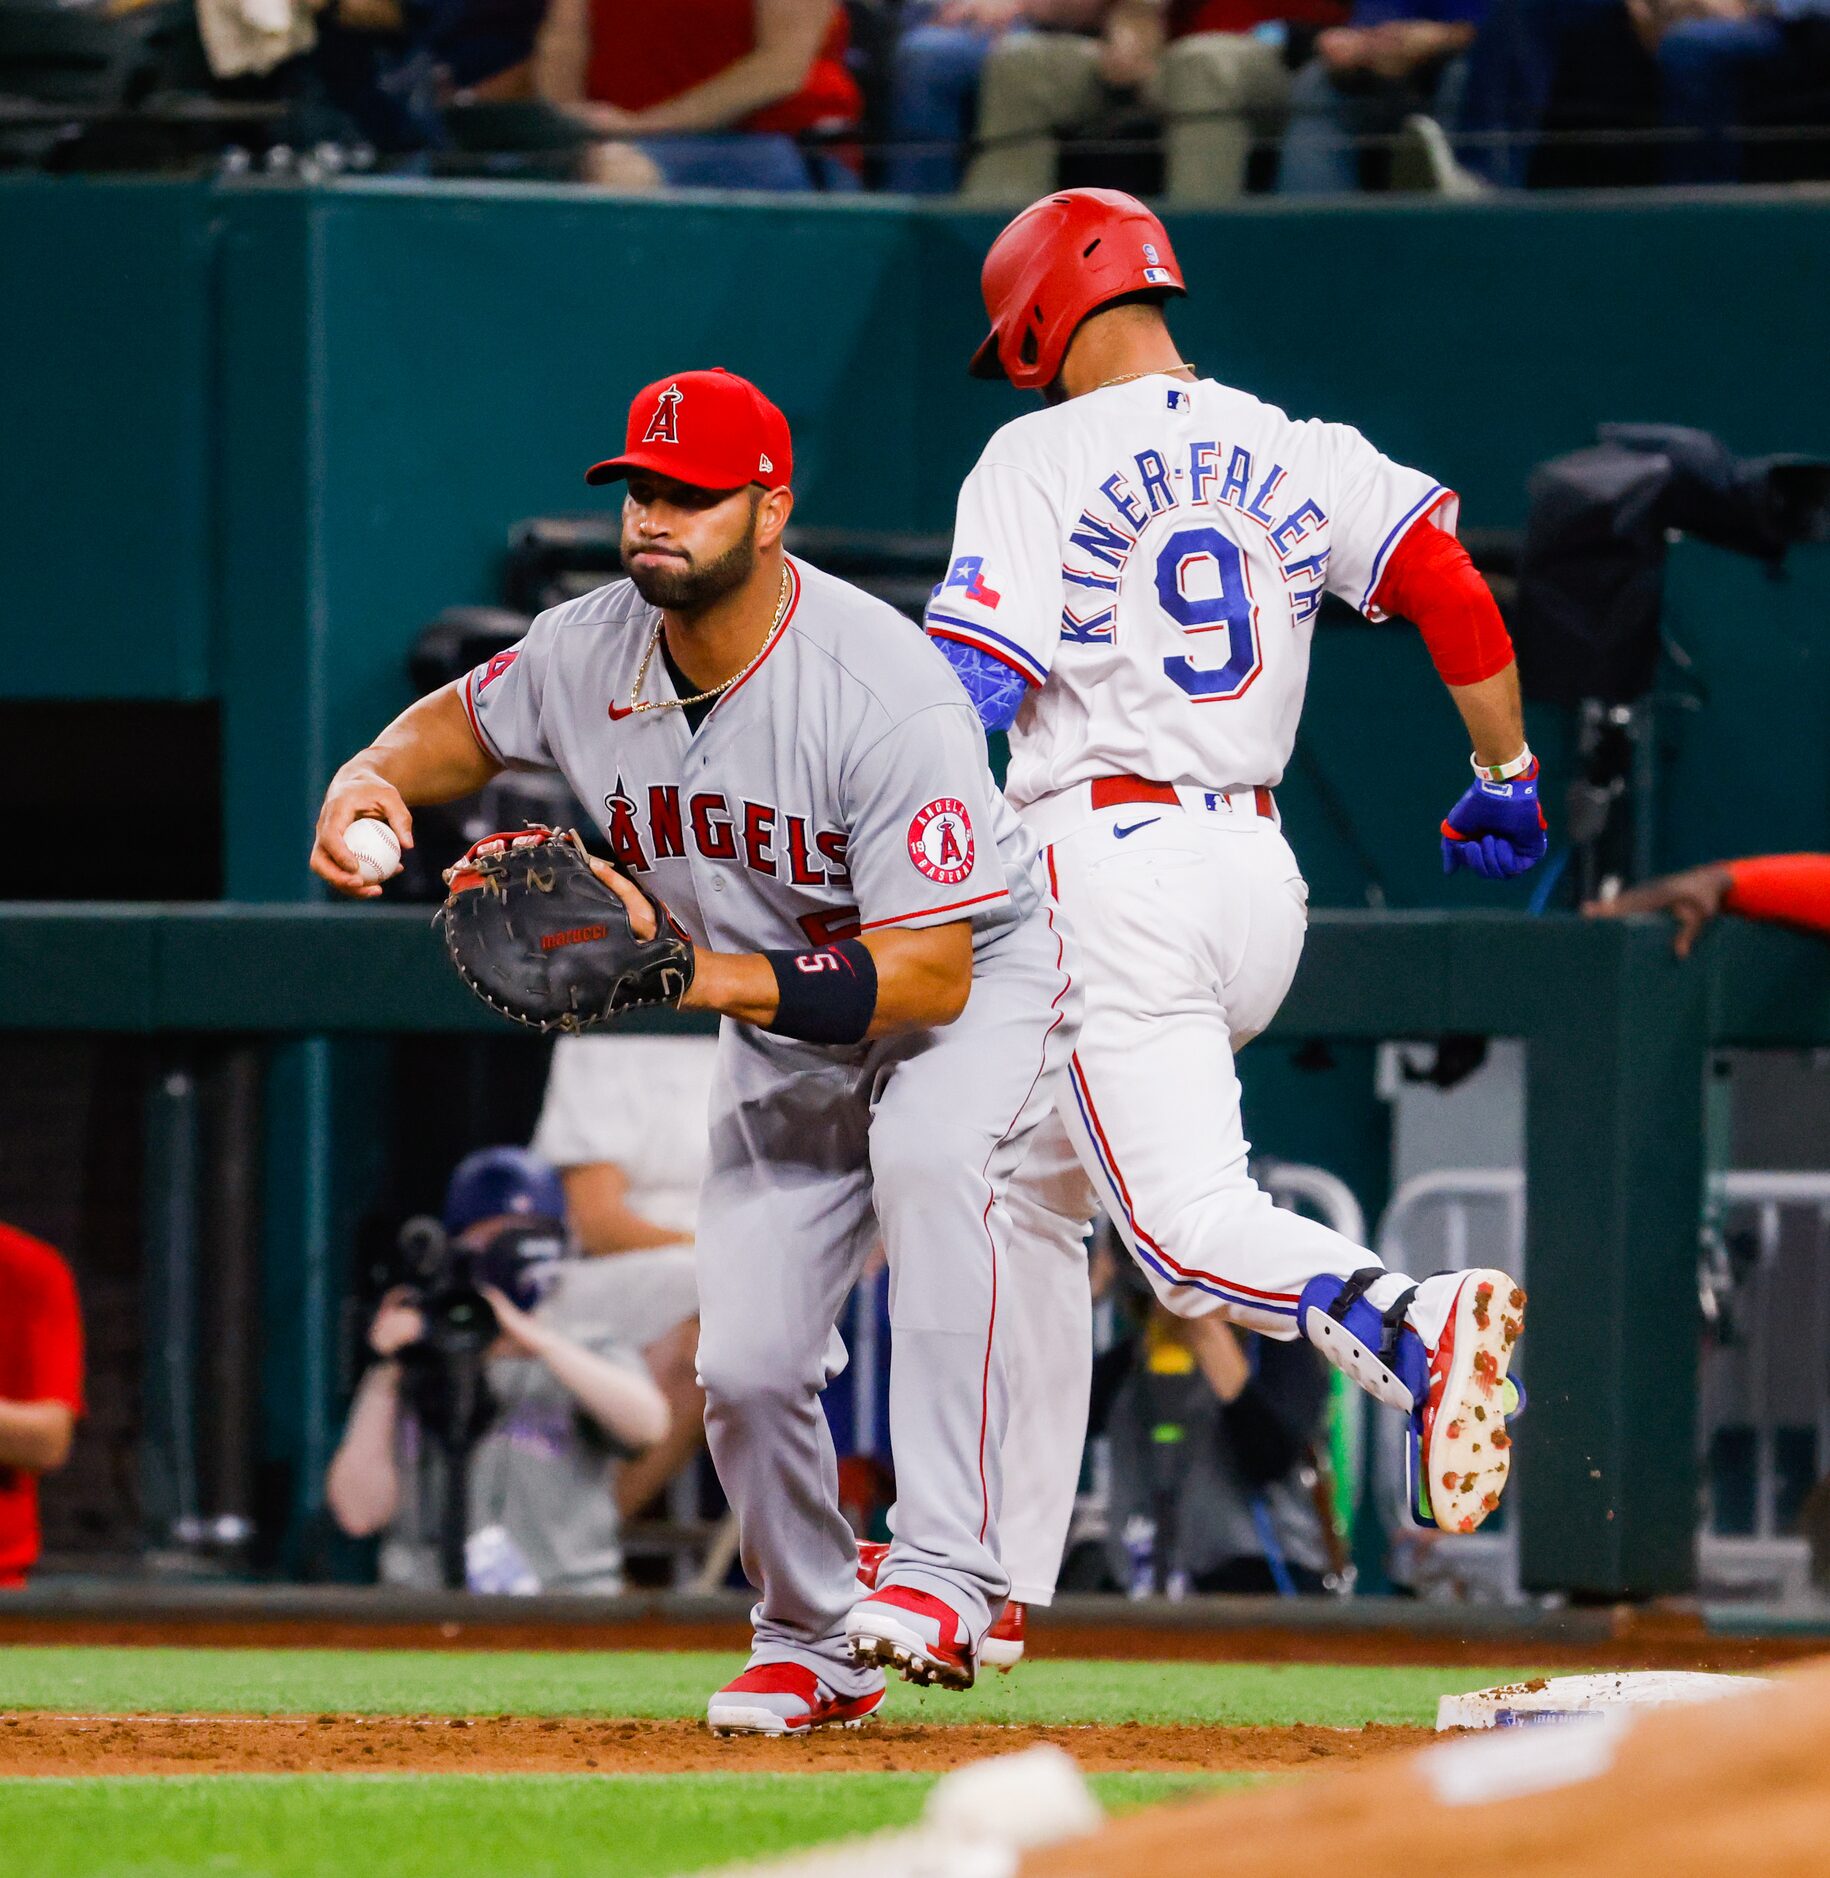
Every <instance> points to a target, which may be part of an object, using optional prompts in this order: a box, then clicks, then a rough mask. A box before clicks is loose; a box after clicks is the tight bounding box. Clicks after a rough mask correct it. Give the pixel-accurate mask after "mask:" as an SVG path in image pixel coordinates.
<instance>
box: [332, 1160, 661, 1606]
mask: <svg viewBox="0 0 1830 1878" xmlns="http://www.w3.org/2000/svg"><path fill="white" fill-rule="evenodd" d="M479 1208H486V1209H487V1210H486V1211H484V1212H482V1213H481V1214H480V1215H479V1212H478V1209H479ZM563 1210H564V1200H563V1196H562V1194H561V1192H560V1189H559V1183H558V1179H557V1177H556V1176H555V1174H554V1173H553V1171H552V1169H551V1168H549V1167H547V1166H545V1165H543V1164H542V1163H541V1162H539V1161H536V1160H535V1159H534V1157H533V1156H532V1155H529V1154H526V1153H525V1152H523V1151H522V1150H520V1149H502V1148H497V1149H487V1150H485V1151H484V1152H483V1153H482V1154H481V1155H472V1156H470V1157H469V1159H468V1160H466V1161H464V1162H463V1163H461V1164H460V1165H459V1167H458V1168H457V1170H456V1172H455V1173H454V1174H453V1175H452V1179H451V1185H450V1189H449V1191H448V1193H447V1196H446V1216H445V1222H444V1229H443V1231H442V1232H439V1231H438V1230H437V1228H436V1225H435V1223H434V1222H420V1223H416V1225H417V1227H418V1230H417V1231H416V1230H415V1228H409V1230H408V1232H407V1233H405V1234H403V1251H407V1252H408V1253H409V1256H410V1257H411V1258H412V1259H413V1260H414V1262H415V1264H416V1268H417V1272H416V1275H417V1278H418V1282H417V1283H415V1284H407V1285H401V1286H397V1287H396V1288H395V1289H393V1290H391V1291H390V1292H389V1293H388V1294H387V1296H386V1297H384V1298H383V1299H382V1301H381V1306H380V1308H379V1310H377V1312H376V1314H375V1319H374V1322H373V1323H372V1324H371V1325H370V1327H369V1347H370V1349H371V1350H372V1351H373V1353H374V1356H375V1359H376V1360H375V1361H374V1363H372V1364H371V1366H370V1368H369V1370H368V1372H367V1373H366V1374H365V1375H364V1377H363V1379H362V1383H361V1386H360V1387H359V1388H358V1390H357V1392H356V1399H355V1401H354V1403H353V1404H352V1406H351V1409H350V1415H349V1420H348V1422H347V1424H346V1426H345V1428H344V1432H343V1439H342V1441H341V1443H340V1444H339V1446H338V1449H337V1452H336V1455H335V1456H334V1457H333V1459H332V1461H331V1465H330V1471H329V1474H328V1477H327V1480H326V1497H327V1499H328V1501H329V1504H330V1509H331V1512H332V1514H333V1516H334V1517H335V1519H336V1521H337V1524H338V1525H339V1526H340V1527H341V1528H342V1529H343V1531H345V1532H346V1533H348V1534H349V1535H350V1536H351V1537H352V1538H366V1537H369V1536H370V1535H372V1534H375V1533H381V1534H382V1535H383V1538H382V1548H381V1579H382V1582H383V1583H386V1584H394V1585H405V1586H412V1587H415V1588H420V1589H427V1588H432V1587H436V1586H437V1585H439V1584H440V1583H441V1582H445V1583H450V1582H454V1581H455V1578H456V1576H457V1571H458V1566H459V1562H460V1561H459V1557H458V1553H459V1549H460V1547H461V1565H462V1577H463V1581H464V1582H465V1584H466V1585H467V1586H468V1587H469V1588H470V1589H471V1590H473V1591H514V1592H529V1591H548V1592H588V1593H598V1594H602V1593H613V1592H616V1591H620V1590H621V1589H622V1582H623V1580H622V1552H621V1548H620V1545H619V1543H618V1526H619V1519H618V1513H617V1503H616V1495H615V1490H614V1482H613V1478H612V1473H613V1468H614V1465H615V1464H616V1463H617V1462H618V1461H619V1460H620V1459H623V1458H625V1457H628V1456H631V1455H634V1454H638V1453H640V1452H641V1451H642V1450H644V1449H645V1448H648V1447H650V1446H652V1445H653V1444H654V1443H656V1442H658V1441H661V1440H662V1439H663V1438H664V1437H665V1436H666V1434H667V1432H668V1422H669V1416H668V1409H667V1404H666V1401H665V1399H664V1398H663V1397H662V1395H661V1392H660V1391H659V1389H657V1388H656V1386H655V1384H654V1381H653V1379H652V1378H651V1377H650V1375H649V1373H648V1370H647V1368H646V1366H645V1365H644V1363H643V1361H642V1358H641V1355H640V1353H639V1352H638V1351H637V1350H635V1349H633V1348H631V1347H630V1346H629V1345H628V1344H627V1343H625V1342H623V1341H622V1340H621V1339H620V1338H618V1337H617V1336H616V1334H615V1333H614V1331H613V1330H612V1329H610V1328H608V1327H606V1326H605V1325H604V1324H603V1323H602V1321H601V1319H599V1318H598V1317H597V1315H596V1314H595V1313H592V1312H589V1311H585V1312H582V1313H580V1312H576V1311H573V1310H570V1309H568V1304H567V1299H568V1286H567V1284H566V1278H567V1276H568V1273H569V1271H570V1269H571V1268H573V1267H574V1266H576V1265H577V1263H578V1261H575V1260H572V1259H568V1258H565V1257H563V1256H561V1255H562V1254H563V1251H564V1247H565V1241H564V1226H563V1221H562V1217H561V1216H562V1214H563ZM426 1227H432V1228H433V1230H432V1231H431V1232H430V1233H428V1232H426V1231H425V1230H424V1228H426ZM581 1316H582V1317H584V1318H585V1319H586V1320H587V1321H585V1322H582V1323H581V1322H580V1321H578V1319H579V1317H581ZM454 1518H456V1519H458V1520H460V1521H461V1524H459V1525H458V1527H457V1529H456V1531H455V1533H454V1532H453V1531H452V1529H451V1522H452V1520H453V1519H454Z"/></svg>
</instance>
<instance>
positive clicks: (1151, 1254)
mask: <svg viewBox="0 0 1830 1878" xmlns="http://www.w3.org/2000/svg"><path fill="white" fill-rule="evenodd" d="M1182 793H1183V803H1182V805H1181V806H1179V807H1171V806H1169V805H1167V804H1158V803H1139V802H1132V803H1126V804H1124V805H1122V806H1119V807H1115V808H1108V809H1100V810H1093V809H1090V808H1088V807H1086V804H1085V792H1084V789H1083V790H1081V791H1070V792H1068V795H1067V796H1058V797H1055V798H1053V799H1052V800H1051V801H1049V802H1047V803H1043V804H1040V805H1038V806H1037V808H1036V809H1035V810H1032V811H1026V812H1025V819H1026V820H1028V821H1030V822H1031V825H1032V826H1033V827H1035V828H1036V830H1037V833H1038V836H1039V838H1040V839H1041V840H1043V841H1044V842H1046V843H1049V844H1050V845H1049V846H1048V848H1047V858H1048V862H1049V870H1050V879H1051V883H1052V885H1053V888H1054V892H1055V896H1056V900H1057V903H1058V904H1059V906H1060V907H1061V909H1062V910H1063V911H1064V912H1065V914H1066V915H1067V920H1068V924H1069V927H1070V929H1071V931H1072V934H1073V937H1074V939H1075V942H1076V951H1077V955H1078V957H1079V960H1080V969H1081V982H1082V986H1083V988H1084V991H1085V996H1086V1015H1085V1020H1084V1022H1083V1025H1082V1028H1081V1034H1080V1041H1079V1044H1078V1046H1077V1048H1076V1049H1075V1051H1074V1054H1073V1057H1072V1059H1071V1062H1070V1064H1069V1072H1068V1084H1067V1087H1066V1088H1065V1089H1064V1091H1063V1092H1062V1095H1061V1097H1060V1099H1059V1101H1058V1104H1057V1124H1056V1125H1055V1126H1053V1127H1048V1128H1045V1129H1043V1130H1041V1131H1039V1133H1038V1135H1037V1138H1036V1140H1035V1142H1034V1143H1033V1144H1032V1146H1031V1149H1030V1153H1029V1155H1028V1157H1027V1159H1026V1160H1025V1162H1024V1164H1023V1166H1022V1168H1021V1169H1020V1170H1019V1173H1018V1177H1017V1180H1016V1182H1015V1183H1014V1185H1013V1187H1012V1189H1011V1191H1010V1192H1009V1194H1008V1195H1007V1197H1006V1205H1007V1207H1008V1209H1009V1211H1010V1214H1011V1217H1012V1221H1013V1224H1014V1226H1015V1228H1016V1234H1015V1241H1014V1243H1013V1245H1012V1248H1011V1251H1010V1253H1009V1254H1008V1256H1007V1269H1008V1271H1009V1274H1010V1285H1011V1290H1012V1294H1013V1295H1012V1305H1013V1309H1012V1311H1011V1313H1010V1316H1009V1317H1008V1318H1007V1319H1006V1320H1005V1321H1006V1323H1007V1324H1008V1325H1009V1326H1011V1328H1012V1332H1013V1338H1014V1337H1015V1336H1017V1335H1019V1334H1020V1336H1021V1342H1020V1343H1018V1342H1015V1341H1013V1344H1012V1346H1011V1347H1010V1348H1009V1349H1008V1351H1007V1362H1008V1368H1009V1374H1010V1378H1011V1414H1010V1421H1009V1425H1008V1432H1007V1436H1006V1441H1005V1463H1004V1481H1005V1489H1004V1515H1003V1529H1002V1542H1003V1560H1004V1565H1005V1569H1006V1570H1007V1571H1008V1572H1009V1574H1010V1579H1011V1596H1012V1597H1013V1598H1017V1599H1020V1600H1022V1601H1023V1602H1025V1603H1031V1604H1046V1603H1047V1602H1048V1601H1049V1599H1050V1598H1051V1597H1052V1596H1053V1593H1054V1585H1055V1578H1056V1574H1057V1573H1058V1572H1059V1570H1060V1564H1061V1553H1062V1548H1063V1546H1064V1545H1065V1543H1066V1538H1067V1529H1068V1522H1069V1520H1070V1518H1071V1517H1072V1514H1073V1504H1074V1490H1075V1485H1076V1482H1077V1480H1078V1476H1079V1468H1080V1457H1081V1451H1082V1448H1083V1447H1084V1444H1085V1438H1086V1401H1087V1381H1088V1368H1089V1364H1090V1360H1091V1359H1090V1356H1089V1350H1090V1345H1091V1335H1092V1331H1091V1304H1090V1301H1089V1298H1088V1293H1087V1286H1086V1276H1085V1271H1086V1267H1085V1257H1084V1234H1085V1229H1086V1224H1087V1221H1088V1219H1089V1217H1090V1214H1091V1211H1092V1209H1093V1207H1094V1205H1095V1204H1097V1205H1099V1206H1103V1207H1104V1208H1105V1210H1106V1211H1107V1212H1108V1213H1109V1214H1110V1215H1111V1217H1112V1219H1113V1221H1114V1223H1115V1224H1116V1226H1117V1228H1118V1230H1119V1232H1120V1234H1121V1235H1122V1237H1123V1238H1124V1241H1125V1244H1126V1245H1127V1246H1128V1247H1129V1249H1130V1251H1131V1255H1132V1257H1133V1258H1134V1259H1135V1260H1136V1261H1137V1263H1138V1266H1139V1268H1140V1269H1141V1270H1142V1271H1143V1272H1144V1274H1145V1275H1146V1277H1148V1278H1149V1280H1150V1283H1151V1285H1152V1287H1153V1288H1154V1289H1155V1291H1156V1294H1157V1296H1158V1297H1159V1298H1160V1299H1162V1301H1163V1303H1164V1304H1165V1305H1167V1306H1168V1308H1169V1309H1170V1310H1172V1311H1175V1312H1176V1313H1178V1314H1179V1315H1181V1316H1184V1317H1199V1316H1203V1315H1205V1314H1206V1313H1208V1312H1210V1311H1222V1312H1224V1313H1225V1314H1226V1316H1227V1317H1228V1318H1229V1319H1230V1320H1231V1321H1232V1322H1234V1323H1237V1324H1240V1325H1243V1326H1244V1327H1245V1328H1247V1329H1250V1330H1257V1331H1261V1332H1263V1333H1264V1334H1265V1335H1267V1336H1272V1337H1279V1338H1292V1337H1294V1336H1296V1335H1297V1329H1296V1304H1297V1298H1298V1296H1299V1295H1300V1293H1301V1291H1302V1288H1303V1286H1304V1285H1305V1284H1307V1283H1308V1281H1309V1280H1310V1279H1311V1278H1314V1277H1316V1276H1317V1275H1318V1274H1320V1273H1324V1272H1332V1273H1336V1274H1339V1275H1340V1276H1342V1277H1345V1276H1346V1275H1347V1274H1349V1273H1350V1272H1355V1271H1360V1270H1363V1269H1364V1268H1365V1267H1366V1266H1368V1265H1376V1264H1378V1263H1379V1260H1378V1259H1377V1258H1376V1257H1375V1256H1374V1255H1373V1254H1372V1253H1371V1252H1369V1251H1367V1250H1366V1248H1365V1247H1363V1246H1357V1245H1354V1244H1353V1243H1352V1242H1351V1241H1350V1240H1347V1239H1344V1238H1342V1237H1341V1235H1340V1234H1339V1233H1335V1232H1331V1231H1330V1230H1329V1229H1328V1228H1327V1227H1325V1226H1321V1225H1318V1224H1317V1223H1316V1222H1315V1221H1313V1220H1309V1219H1304V1218H1303V1217H1301V1216H1300V1215H1299V1214H1296V1213H1292V1212H1289V1211H1287V1210H1285V1209H1283V1208H1280V1207H1278V1206H1276V1205H1274V1204H1273V1203H1272V1201H1271V1198H1270V1196H1269V1195H1268V1194H1266V1193H1265V1192H1264V1191H1263V1189H1262V1188H1260V1187H1259V1186H1258V1185H1257V1183H1256V1182H1254V1181H1253V1179H1252V1177H1251V1175H1250V1174H1249V1173H1248V1172H1247V1170H1246V1155H1247V1142H1246V1137H1245V1127H1244V1123H1243V1120H1242V1118H1241V1114H1240V1089H1239V1078H1238V1075H1237V1073H1236V1071H1235V1069H1234V1065H1233V1058H1234V1055H1235V1053H1236V1052H1237V1051H1238V1050H1239V1049H1240V1048H1242V1047H1243V1046H1244V1045H1245V1044H1246V1043H1248V1042H1250V1041H1251V1039H1252V1038H1253V1037H1255V1036H1256V1035H1257V1034H1258V1033H1259V1032H1260V1031H1261V1030H1263V1029H1264V1028H1265V1026H1266V1025H1267V1024H1269V1023H1270V1021H1271V1019H1272V1018H1273V1017H1274V1016H1275V1015H1276V1013H1277V1007H1278V1006H1279V1005H1280V1004H1281V1003H1282V1002H1283V998H1284V994H1285V992H1286V991H1288V990H1289V988H1290V981H1291V979H1292V977H1294V975H1295V972H1296V965H1297V961H1298V959H1299V958H1300V957H1301V955H1302V946H1303V936H1304V932H1305V928H1306V925H1307V917H1308V916H1307V905H1308V893H1307V889H1306V888H1305V886H1304V883H1303V878H1302V874H1301V871H1300V870H1299V869H1298V867H1297V864H1296V857H1295V855H1294V854H1293V853H1292V852H1291V850H1290V844H1289V843H1288V842H1287V841H1286V840H1285V839H1284V837H1283V833H1282V831H1281V829H1280V828H1279V827H1278V826H1277V823H1276V822H1275V821H1274V820H1272V819H1270V818H1268V817H1266V816H1265V815H1263V814H1261V813H1260V812H1259V810H1258V807H1257V805H1256V803H1255V800H1254V792H1253V791H1251V790H1244V791H1240V792H1237V793H1235V794H1234V795H1232V796H1231V797H1228V796H1224V795H1209V794H1203V793H1201V792H1198V791H1194V790H1187V791H1184V792H1182ZM1076 796H1078V797H1079V801H1078V802H1075V801H1073V800H1072V798H1073V797H1076ZM1070 1146H1071V1150H1072V1155H1073V1157H1074V1158H1073V1161H1072V1162H1070V1160H1069V1149H1070ZM1409 1282H1410V1281H1409V1280H1408V1279H1406V1278H1403V1277H1402V1276H1401V1275H1400V1274H1397V1273H1393V1274H1390V1275H1389V1276H1388V1277H1386V1278H1383V1279H1381V1280H1379V1281H1378V1282H1377V1284H1375V1286H1374V1287H1373V1289H1372V1292H1371V1294H1370V1295H1371V1297H1372V1300H1373V1302H1374V1303H1375V1304H1376V1305H1378V1306H1380V1307H1383V1306H1385V1305H1386V1304H1388V1303H1389V1302H1390V1301H1391V1299H1393V1298H1395V1297H1396V1296H1397V1295H1398V1293H1399V1292H1400V1290H1401V1289H1402V1288H1403V1287H1405V1286H1406V1285H1408V1284H1409ZM1436 1290H1440V1291H1441V1293H1442V1295H1441V1298H1440V1299H1438V1298H1436V1297H1433V1296H1432V1295H1431V1293H1432V1292H1433V1291H1436ZM1451 1296H1452V1287H1431V1288H1429V1290H1426V1291H1425V1292H1424V1293H1423V1294H1421V1295H1420V1296H1419V1298H1418V1299H1417V1301H1416V1303H1415V1304H1414V1305H1413V1307H1412V1310H1411V1312H1410V1321H1411V1323H1412V1324H1413V1326H1414V1327H1415V1328H1416V1329H1418V1330H1419V1332H1421V1333H1422V1334H1423V1335H1424V1336H1425V1338H1426V1340H1429V1341H1433V1339H1434V1337H1435V1336H1436V1335H1439V1334H1440V1332H1441V1328H1442V1326H1441V1323H1440V1321H1437V1322H1434V1323H1429V1322H1425V1321H1420V1318H1424V1317H1426V1316H1427V1315H1429V1314H1430V1312H1431V1310H1432V1308H1433V1310H1434V1313H1435V1314H1436V1315H1437V1316H1438V1317H1439V1316H1440V1315H1441V1314H1442V1313H1443V1312H1446V1309H1447V1302H1448V1299H1449V1298H1450V1297H1451ZM1419 1306H1422V1307H1424V1309H1423V1310H1421V1311H1420V1310H1419V1308H1418V1307H1419Z"/></svg>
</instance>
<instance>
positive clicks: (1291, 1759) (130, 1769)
mask: <svg viewBox="0 0 1830 1878" xmlns="http://www.w3.org/2000/svg"><path fill="white" fill-rule="evenodd" d="M1428 1738H1429V1731H1428V1730H1427V1729H1423V1728H1401V1727H1391V1726H1378V1725H1375V1726H1369V1727H1365V1728H1351V1729H1349V1728H1311V1727H1293V1728H1222V1727H1198V1726H1160V1725H1159V1726H1151V1725H1147V1724H1144V1723H1134V1724H1125V1725H1123V1726H1117V1727H1022V1726H1017V1727H985V1726H958V1727H927V1726H922V1725H920V1724H913V1723H886V1724H883V1725H879V1726H872V1727H868V1728H862V1729H858V1730H855V1731H843V1732H841V1731H836V1730H826V1731H823V1732H821V1733H819V1734H816V1735H813V1736H809V1737H803V1738H801V1739H799V1740H791V1741H785V1740H766V1739H759V1738H754V1737H746V1738H743V1739H736V1740H728V1741H720V1740H717V1739H714V1738H713V1737H712V1736H711V1735H709V1734H708V1733H707V1732H706V1730H705V1729H704V1727H703V1726H702V1725H701V1724H700V1723H698V1722H695V1721H592V1720H582V1719H562V1718H559V1717H539V1716H524V1715H503V1716H481V1717H476V1716H473V1717H465V1718H454V1717H448V1716H442V1715H441V1716H400V1715H385V1716H372V1715H303V1716H294V1715H288V1716H272V1715H43V1714H18V1715H0V1778H5V1777H7V1776H11V1775H21V1774H28V1775H29V1774H48V1775H62V1776H70V1775H85V1774H211V1773H222V1774H231V1773H233V1774H250V1773H364V1774H374V1773H441V1774H534V1773H547V1774H554V1773H570V1774H576V1773H605V1774H686V1773H796V1772H798V1773H941V1772H944V1771H945V1770H946V1769H948V1768H950V1767H959V1766H963V1765H964V1764H965V1763H966V1762H968V1761H976V1760H983V1759H984V1758H985V1757H986V1756H987V1755H992V1754H1009V1753H1012V1752H1014V1751H1015V1750H1016V1749H1018V1748H1026V1747H1030V1746H1033V1745H1034V1744H1035V1743H1036V1742H1038V1741H1051V1742H1054V1743H1056V1744H1057V1745H1058V1746H1060V1747H1062V1748H1065V1749H1066V1750H1067V1751H1068V1752H1069V1753H1070V1754H1072V1755H1073V1756H1074V1758H1075V1760H1076V1761H1078V1762H1079V1763H1080V1765H1081V1766H1082V1767H1083V1768H1085V1769H1087V1770H1089V1771H1094V1772H1103V1771H1107V1770H1117V1769H1124V1770H1127V1771H1132V1772H1147V1773H1232V1772H1238V1773H1269V1772H1275V1771H1278V1770H1285V1771H1287V1770H1290V1769H1292V1768H1299V1767H1313V1766H1317V1765H1319V1764H1321V1763H1324V1762H1333V1761H1342V1762H1351V1761H1359V1760H1364V1759H1366V1758H1367V1757H1368V1756H1371V1755H1376V1754H1390V1753H1392V1752H1394V1751H1396V1750H1399V1749H1402V1748H1409V1747H1415V1746H1416V1745H1417V1744H1418V1743H1419V1742H1421V1741H1425V1740H1427V1739H1428Z"/></svg>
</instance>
